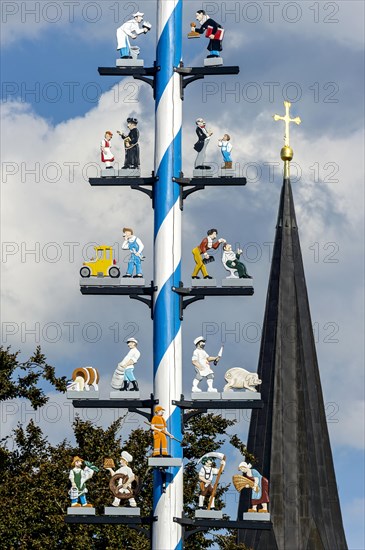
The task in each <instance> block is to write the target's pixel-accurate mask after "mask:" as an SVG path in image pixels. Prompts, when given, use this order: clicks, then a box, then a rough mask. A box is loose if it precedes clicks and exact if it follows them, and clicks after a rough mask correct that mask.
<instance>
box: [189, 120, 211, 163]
mask: <svg viewBox="0 0 365 550" xmlns="http://www.w3.org/2000/svg"><path fill="white" fill-rule="evenodd" d="M195 124H196V134H197V136H198V141H197V142H196V143H195V145H194V149H195V151H196V152H197V153H198V154H197V157H196V159H195V163H194V168H195V169H196V170H211V169H212V167H211V166H207V165H205V164H204V162H205V153H206V150H207V147H208V145H209V142H210V137H211V136H212V135H213V132H211V131H210V130H207V129H206V127H205V121H204V120H203V119H202V118H197V119H196V121H195Z"/></svg>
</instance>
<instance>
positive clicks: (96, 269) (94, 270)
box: [80, 245, 120, 284]
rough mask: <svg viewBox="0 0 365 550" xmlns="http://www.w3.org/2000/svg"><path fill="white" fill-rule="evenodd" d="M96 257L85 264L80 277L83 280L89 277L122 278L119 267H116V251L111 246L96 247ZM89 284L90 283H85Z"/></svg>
mask: <svg viewBox="0 0 365 550" xmlns="http://www.w3.org/2000/svg"><path fill="white" fill-rule="evenodd" d="M94 249H95V256H94V257H93V258H90V260H89V261H88V262H83V264H82V268H81V269H80V275H81V277H82V278H83V279H88V278H89V277H98V278H100V277H111V278H112V279H117V278H118V277H120V270H119V267H118V266H117V265H116V264H117V261H116V259H115V257H114V256H115V254H114V250H113V248H112V247H111V246H105V245H102V246H94ZM85 284H88V283H85Z"/></svg>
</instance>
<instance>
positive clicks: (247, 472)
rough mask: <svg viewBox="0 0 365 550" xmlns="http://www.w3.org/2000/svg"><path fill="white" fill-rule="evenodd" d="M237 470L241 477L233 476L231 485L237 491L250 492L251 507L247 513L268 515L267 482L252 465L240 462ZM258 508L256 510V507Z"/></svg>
mask: <svg viewBox="0 0 365 550" xmlns="http://www.w3.org/2000/svg"><path fill="white" fill-rule="evenodd" d="M238 469H239V470H240V471H241V472H242V475H234V476H233V478H232V481H233V485H234V486H235V488H236V489H237V491H242V490H243V489H250V490H251V507H250V508H249V509H248V510H247V512H248V513H250V514H251V513H268V503H269V482H268V480H267V479H266V477H263V476H262V475H261V474H260V473H259V472H258V471H257V470H255V469H254V468H252V465H251V464H249V463H247V462H241V463H240V464H239V466H238ZM259 506H260V508H259V509H258V507H259Z"/></svg>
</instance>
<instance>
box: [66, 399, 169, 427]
mask: <svg viewBox="0 0 365 550" xmlns="http://www.w3.org/2000/svg"><path fill="white" fill-rule="evenodd" d="M158 403H159V401H158V399H154V396H153V394H151V396H150V399H73V400H72V405H73V406H74V407H75V409H127V410H128V412H134V413H137V414H140V415H141V416H143V417H144V418H147V420H149V421H150V420H151V418H152V416H153V408H154V406H155V405H158ZM140 409H150V411H151V412H149V413H147V412H145V411H141V410H140Z"/></svg>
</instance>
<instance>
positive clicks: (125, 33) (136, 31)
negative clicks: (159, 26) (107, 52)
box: [117, 11, 152, 59]
mask: <svg viewBox="0 0 365 550" xmlns="http://www.w3.org/2000/svg"><path fill="white" fill-rule="evenodd" d="M143 16H144V13H141V12H139V11H137V12H136V13H134V14H133V19H130V20H129V21H126V23H123V25H121V26H120V27H119V28H118V29H117V42H118V44H117V50H119V52H120V57H121V58H122V59H133V58H135V59H137V57H138V54H139V52H140V49H139V47H138V46H133V47H132V46H131V44H130V42H129V39H130V38H132V40H135V39H136V38H137V36H138V35H140V34H146V33H147V32H148V31H150V30H151V28H152V25H151V24H150V23H148V22H147V21H145V22H143ZM142 22H143V23H142ZM141 24H142V27H140V25H141ZM133 54H134V55H133Z"/></svg>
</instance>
